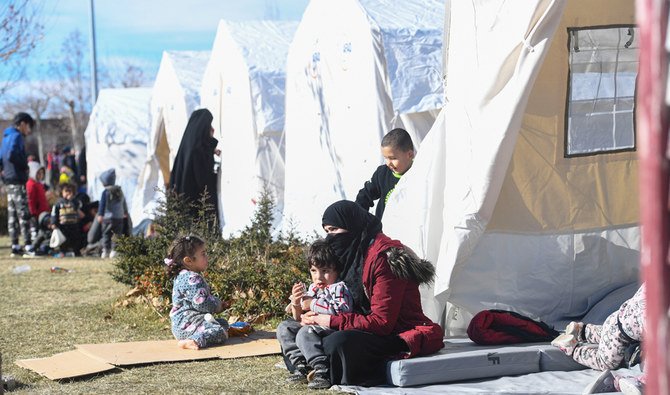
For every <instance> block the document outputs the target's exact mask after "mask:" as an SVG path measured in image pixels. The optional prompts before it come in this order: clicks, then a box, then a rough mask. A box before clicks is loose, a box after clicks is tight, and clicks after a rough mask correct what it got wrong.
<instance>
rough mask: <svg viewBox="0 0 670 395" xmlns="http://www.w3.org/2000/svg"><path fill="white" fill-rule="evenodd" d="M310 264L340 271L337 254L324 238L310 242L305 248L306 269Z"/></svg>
mask: <svg viewBox="0 0 670 395" xmlns="http://www.w3.org/2000/svg"><path fill="white" fill-rule="evenodd" d="M312 266H314V267H317V268H319V269H325V268H328V269H335V270H337V271H338V272H339V271H340V265H339V261H338V260H337V256H336V255H335V253H334V252H333V249H332V248H330V246H329V245H328V243H326V241H325V240H323V239H319V240H316V241H315V242H313V243H312V245H310V246H309V250H307V270H309V269H310V268H311V267H312Z"/></svg>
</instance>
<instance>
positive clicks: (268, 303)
mask: <svg viewBox="0 0 670 395" xmlns="http://www.w3.org/2000/svg"><path fill="white" fill-rule="evenodd" d="M188 204H189V203H188V202H186V201H185V199H184V198H183V197H182V196H178V195H175V194H170V195H169V196H167V198H166V199H162V201H161V202H160V204H159V207H158V209H157V211H156V218H155V220H154V224H155V229H156V232H155V233H156V234H155V235H154V236H152V237H144V236H129V237H123V238H120V239H119V241H118V243H117V251H118V252H119V255H117V259H116V261H115V263H114V265H115V269H114V271H113V273H112V275H113V277H114V279H115V280H116V281H119V282H121V283H124V284H128V285H130V286H133V287H135V288H136V291H135V292H134V293H133V294H134V295H135V294H137V293H139V294H143V295H144V296H146V297H147V298H146V300H148V301H153V305H154V307H157V306H158V308H159V309H160V310H162V311H161V312H162V313H167V311H169V308H170V298H171V294H172V279H170V278H168V277H167V275H166V274H165V272H164V263H163V259H164V258H165V256H166V255H167V250H168V247H169V246H170V244H171V243H172V241H173V240H174V239H175V238H176V237H178V236H179V235H184V234H196V235H198V236H200V237H202V238H203V239H205V241H206V242H207V253H208V256H209V268H208V270H207V272H205V273H204V276H205V278H206V279H207V282H208V283H209V285H210V287H211V289H212V292H213V293H214V294H216V295H217V296H219V297H220V298H221V299H222V300H224V301H227V302H228V303H229V304H230V307H229V308H228V309H227V310H226V311H225V312H224V316H225V315H228V316H234V317H237V318H238V319H240V320H245V321H253V322H260V321H263V320H265V319H268V318H272V317H279V316H283V315H284V314H285V313H284V307H285V306H286V305H287V304H288V296H289V294H290V292H291V287H292V286H293V283H295V282H296V281H305V282H309V281H308V272H307V269H306V264H305V246H306V244H305V241H304V240H302V239H301V238H299V237H297V236H296V235H295V234H293V233H292V232H289V233H286V234H284V233H282V234H279V235H278V236H275V237H273V236H272V223H273V210H274V201H273V200H272V197H271V195H270V194H269V193H268V192H263V193H262V194H261V197H260V199H258V202H257V208H256V211H255V212H254V215H253V217H252V218H251V223H250V224H249V225H248V226H247V227H246V228H245V229H244V230H243V231H242V232H241V233H240V234H239V235H238V236H234V237H230V238H227V239H224V238H222V237H221V236H220V232H219V230H218V227H217V226H216V220H215V217H216V215H215V211H214V210H213V208H212V207H208V205H207V203H206V196H203V197H202V199H200V201H198V202H195V203H193V204H194V206H195V209H196V210H197V212H198V215H197V216H196V218H191V217H190V215H189V214H188V213H189V210H184V207H186V206H187V205H188ZM156 300H161V301H162V303H156Z"/></svg>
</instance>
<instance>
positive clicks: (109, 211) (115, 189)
mask: <svg viewBox="0 0 670 395" xmlns="http://www.w3.org/2000/svg"><path fill="white" fill-rule="evenodd" d="M100 182H102V185H103V186H104V187H105V189H104V190H103V191H102V196H100V204H99V205H98V222H99V223H100V224H102V254H100V257H101V258H108V257H109V258H114V257H115V256H116V241H115V240H113V236H114V235H117V236H118V235H121V234H123V220H124V219H125V218H127V217H128V205H127V204H126V198H125V197H124V195H123V190H121V187H120V186H118V185H115V184H116V170H114V169H109V170H105V171H104V172H102V174H100Z"/></svg>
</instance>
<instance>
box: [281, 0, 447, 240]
mask: <svg viewBox="0 0 670 395" xmlns="http://www.w3.org/2000/svg"><path fill="white" fill-rule="evenodd" d="M444 3H445V2H444V0H341V1H331V0H312V1H311V2H310V3H309V5H308V6H307V9H306V11H305V13H304V15H303V18H302V21H301V22H300V26H299V27H298V31H297V32H296V35H295V38H294V40H293V42H292V43H291V47H290V49H289V55H288V62H287V69H286V74H287V75H286V80H287V85H286V182H285V198H284V202H285V204H284V228H285V229H288V228H290V227H293V228H294V229H295V230H297V231H298V232H301V233H307V234H311V232H312V231H314V230H319V229H320V227H321V215H322V213H323V210H324V209H325V207H327V206H328V205H329V204H331V203H333V202H334V201H336V200H340V199H343V198H348V199H354V198H355V197H356V193H357V192H358V190H359V189H360V188H361V187H362V186H363V183H364V182H365V181H367V180H369V178H370V176H371V175H372V173H373V172H374V170H375V168H376V167H377V166H379V165H380V164H382V157H381V155H380V153H379V152H380V151H379V150H380V143H381V139H382V137H383V135H384V134H385V133H387V132H388V131H389V130H391V129H392V128H393V127H404V128H405V129H407V130H408V132H410V134H411V135H412V137H413V140H414V143H415V146H416V148H418V147H419V143H420V142H421V140H422V138H423V136H424V135H425V134H426V133H427V131H428V129H429V128H430V126H431V125H432V122H433V120H434V119H435V114H436V113H437V110H438V109H440V108H441V107H442V105H443V99H442V96H443V94H442V78H441V76H442V74H441V70H442V58H441V56H442V41H443V30H444Z"/></svg>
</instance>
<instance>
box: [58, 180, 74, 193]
mask: <svg viewBox="0 0 670 395" xmlns="http://www.w3.org/2000/svg"><path fill="white" fill-rule="evenodd" d="M76 190H77V188H75V186H74V184H69V183H68V184H61V185H60V193H63V192H65V191H70V192H72V194H73V195H74V193H75V191H76Z"/></svg>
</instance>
